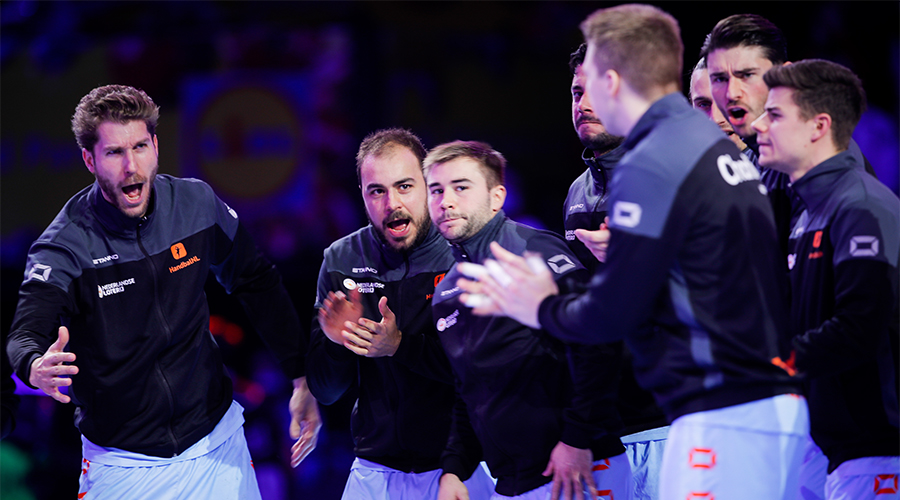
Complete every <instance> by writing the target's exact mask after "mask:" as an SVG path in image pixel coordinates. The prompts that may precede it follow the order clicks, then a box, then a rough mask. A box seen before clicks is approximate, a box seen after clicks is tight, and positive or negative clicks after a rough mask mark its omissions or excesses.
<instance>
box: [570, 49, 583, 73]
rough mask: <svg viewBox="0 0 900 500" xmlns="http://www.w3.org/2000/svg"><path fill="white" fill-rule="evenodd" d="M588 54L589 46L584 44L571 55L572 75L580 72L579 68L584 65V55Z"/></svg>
mask: <svg viewBox="0 0 900 500" xmlns="http://www.w3.org/2000/svg"><path fill="white" fill-rule="evenodd" d="M585 54H587V44H586V43H582V44H581V45H579V46H578V48H577V49H575V52H572V53H571V54H569V70H571V71H572V74H573V75H574V74H575V71H577V70H578V67H579V66H581V65H582V64H583V63H584V55H585Z"/></svg>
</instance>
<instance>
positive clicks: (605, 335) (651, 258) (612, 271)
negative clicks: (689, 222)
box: [538, 228, 683, 344]
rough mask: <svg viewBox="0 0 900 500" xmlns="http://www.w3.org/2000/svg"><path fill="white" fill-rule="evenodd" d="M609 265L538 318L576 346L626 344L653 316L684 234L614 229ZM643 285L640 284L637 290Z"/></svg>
mask: <svg viewBox="0 0 900 500" xmlns="http://www.w3.org/2000/svg"><path fill="white" fill-rule="evenodd" d="M610 231H611V236H610V239H611V241H615V243H614V244H611V245H610V246H609V253H608V254H607V265H606V266H603V267H602V268H600V269H599V270H598V271H597V273H596V274H595V275H594V276H593V277H592V278H591V281H590V283H589V285H588V289H587V291H585V292H584V293H580V294H560V295H553V296H550V297H547V298H546V299H544V301H543V302H541V305H540V308H539V310H538V320H539V321H540V323H541V326H542V327H543V328H545V329H546V330H547V331H549V332H550V333H551V334H552V335H553V336H555V337H557V338H559V339H562V340H563V341H566V342H571V343H575V344H599V343H605V342H614V341H617V340H622V339H624V338H625V336H626V335H627V334H628V333H629V332H632V331H635V330H636V329H637V327H638V326H639V325H640V324H641V323H642V322H643V321H644V320H646V318H648V317H649V316H650V313H651V311H652V309H653V303H654V301H655V300H656V298H657V296H658V291H659V290H660V289H661V288H662V287H663V286H664V284H665V281H666V276H667V274H668V270H669V268H670V267H671V264H672V261H673V260H674V258H675V251H674V249H675V248H677V247H678V245H677V243H673V240H675V239H680V238H681V236H679V235H678V234H675V233H683V231H681V230H680V229H676V230H669V234H668V235H664V236H666V237H661V238H653V237H648V236H643V235H636V234H632V233H629V232H626V231H622V230H617V229H615V228H612V229H611V230H610ZM635 283H640V286H635Z"/></svg>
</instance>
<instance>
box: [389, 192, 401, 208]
mask: <svg viewBox="0 0 900 500" xmlns="http://www.w3.org/2000/svg"><path fill="white" fill-rule="evenodd" d="M401 206H402V203H401V202H400V193H398V192H397V191H395V190H393V189H389V190H388V192H387V209H388V212H393V211H394V210H397V209H398V208H400V207H401Z"/></svg>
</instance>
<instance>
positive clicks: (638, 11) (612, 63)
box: [581, 4, 684, 96]
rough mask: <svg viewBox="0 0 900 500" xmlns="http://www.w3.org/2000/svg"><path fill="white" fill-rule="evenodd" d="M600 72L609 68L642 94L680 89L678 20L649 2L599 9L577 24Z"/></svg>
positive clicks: (682, 57) (679, 32) (680, 49)
mask: <svg viewBox="0 0 900 500" xmlns="http://www.w3.org/2000/svg"><path fill="white" fill-rule="evenodd" d="M581 31H582V33H584V39H585V40H586V41H587V43H588V44H590V45H593V46H594V48H595V49H596V50H595V53H596V58H595V60H594V62H595V63H596V64H597V68H598V69H599V70H600V72H604V71H606V70H609V69H612V70H614V71H616V72H617V73H618V74H619V75H620V76H621V77H622V78H623V79H624V80H625V81H627V82H628V85H629V86H630V87H631V88H632V89H633V90H634V91H636V92H638V93H639V94H641V95H643V96H648V95H649V94H651V93H653V90H656V89H660V88H663V87H668V86H671V85H673V84H674V85H675V86H677V89H678V90H681V71H682V65H683V60H684V45H683V44H682V43H681V30H680V28H679V27H678V21H676V20H675V18H674V17H672V16H671V15H669V14H668V13H666V12H664V11H662V10H660V9H658V8H657V7H653V6H650V5H640V4H625V5H618V6H616V7H610V8H608V9H600V10H598V11H596V12H594V13H593V14H591V15H590V16H589V17H588V18H587V19H585V20H584V22H582V23H581Z"/></svg>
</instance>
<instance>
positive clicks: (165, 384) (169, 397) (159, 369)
mask: <svg viewBox="0 0 900 500" xmlns="http://www.w3.org/2000/svg"><path fill="white" fill-rule="evenodd" d="M146 222H147V216H143V217H141V221H140V222H139V223H138V228H137V243H138V248H140V249H141V253H142V254H144V257H145V259H144V260H145V261H146V262H147V265H148V266H149V267H150V276H151V277H152V278H153V309H154V311H155V312H156V316H157V319H158V320H159V324H160V326H161V327H162V329H163V333H164V334H165V336H166V344H170V343H171V342H172V329H171V328H170V327H169V324H168V322H167V321H166V316H165V314H163V312H162V309H161V308H160V305H159V304H160V300H159V282H158V280H157V273H156V271H157V270H156V265H155V264H153V259H152V258H151V257H150V254H149V253H148V252H147V250H146V249H145V248H144V244H143V243H142V242H141V229H142V228H143V227H144V224H145V223H146ZM153 367H154V370H155V371H156V375H157V378H159V379H160V381H161V385H162V387H163V390H164V391H163V392H165V394H166V400H167V401H168V402H169V409H170V411H169V418H168V420H167V423H166V432H168V434H169V439H170V440H171V441H172V445H173V447H174V448H173V450H172V456H173V457H175V456H178V438H177V437H176V436H175V431H173V430H172V417H174V416H175V398H174V396H173V395H172V387H171V384H169V380H168V379H167V378H166V374H165V373H163V370H162V367H161V366H159V360H158V359H157V360H156V361H154V362H153Z"/></svg>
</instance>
